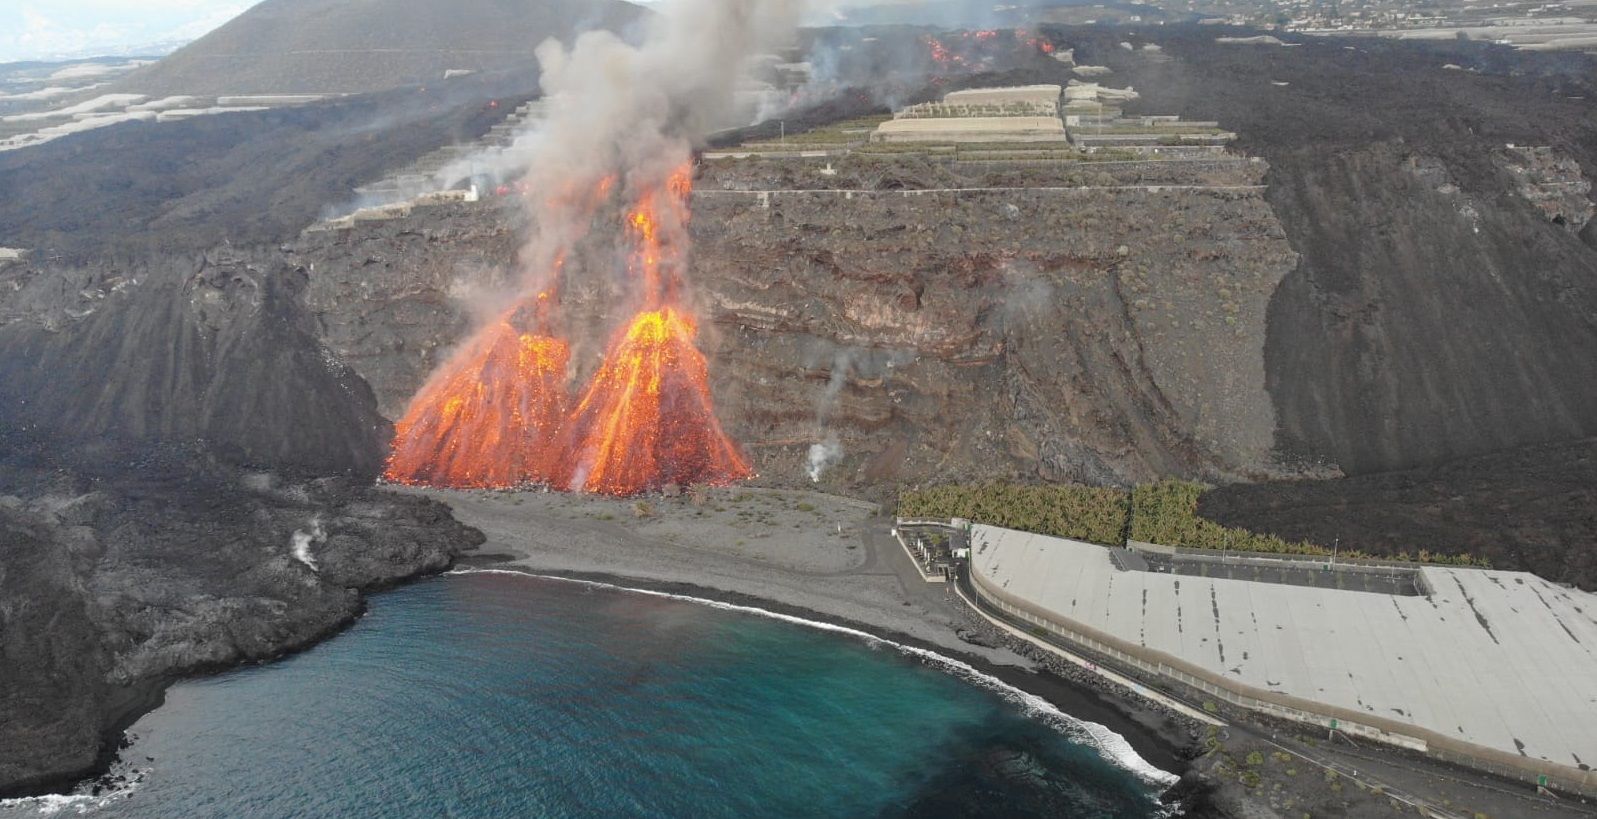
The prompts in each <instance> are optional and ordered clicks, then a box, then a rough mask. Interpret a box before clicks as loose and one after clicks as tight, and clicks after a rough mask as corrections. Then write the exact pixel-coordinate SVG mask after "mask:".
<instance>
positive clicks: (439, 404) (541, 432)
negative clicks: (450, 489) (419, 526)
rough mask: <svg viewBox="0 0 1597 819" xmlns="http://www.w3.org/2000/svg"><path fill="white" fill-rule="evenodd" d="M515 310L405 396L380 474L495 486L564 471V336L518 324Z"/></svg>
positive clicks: (535, 480) (541, 478)
mask: <svg viewBox="0 0 1597 819" xmlns="http://www.w3.org/2000/svg"><path fill="white" fill-rule="evenodd" d="M541 298H543V299H547V294H545V296H543V297H541ZM516 313H517V311H511V312H510V313H506V314H505V315H503V316H500V317H499V318H498V319H497V320H495V321H494V322H492V323H491V324H489V325H488V326H486V327H484V328H483V329H482V330H480V331H478V333H477V334H476V335H475V336H474V337H473V338H472V339H471V340H470V341H468V342H467V343H466V346H465V347H463V348H462V349H461V350H460V352H458V353H456V354H455V356H454V357H453V358H452V359H451V360H450V361H449V363H447V364H446V365H445V366H444V367H442V368H440V369H439V370H438V372H436V373H434V375H433V377H432V378H431V379H429V380H428V382H427V383H426V384H425V385H424V386H423V387H422V388H421V391H420V392H418V393H417V394H416V397H415V398H414V399H412V400H411V402H410V407H409V408H408V409H406V411H405V416H404V417H403V418H401V419H400V420H399V422H398V423H397V424H395V425H394V444H393V452H392V454H391V455H390V456H389V459H388V467H387V470H386V471H385V473H384V477H386V478H388V479H389V480H391V481H395V482H397V483H408V484H425V485H429V486H455V487H477V488H501V487H511V486H518V485H521V484H528V483H552V482H553V481H554V480H555V478H556V476H557V474H561V473H563V471H564V469H565V465H564V463H563V462H562V460H561V459H560V458H559V453H558V449H557V446H558V443H559V440H560V431H561V427H562V424H563V423H564V421H565V415H566V362H567V360H568V359H569V358H570V356H571V353H570V350H569V349H568V348H567V345H566V342H565V341H563V340H561V339H558V338H553V337H550V336H547V335H541V334H538V333H535V332H524V331H520V330H517V329H516V326H515V322H516V321H517V316H516Z"/></svg>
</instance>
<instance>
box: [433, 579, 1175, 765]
mask: <svg viewBox="0 0 1597 819" xmlns="http://www.w3.org/2000/svg"><path fill="white" fill-rule="evenodd" d="M485 558H486V559H477V558H470V557H468V558H466V559H464V560H462V561H460V564H461V565H459V566H457V567H456V568H454V569H452V570H450V571H448V572H445V575H469V574H473V573H486V572H507V573H512V574H519V575H524V576H526V577H532V578H537V579H541V580H554V581H557V582H559V581H571V582H579V583H593V584H598V585H601V586H605V587H608V588H612V589H615V590H617V591H624V592H632V593H643V594H664V595H669V596H671V597H673V598H676V599H681V600H684V601H685V602H691V603H694V604H697V605H704V604H709V603H718V604H722V605H725V606H730V607H733V609H732V610H735V611H743V612H745V613H748V614H751V615H754V616H774V617H775V619H780V620H784V621H789V622H792V621H800V622H799V623H797V624H798V625H803V626H804V627H807V628H827V627H831V628H832V629H838V630H841V632H842V633H844V634H846V635H847V636H851V637H864V638H868V639H875V640H880V641H883V642H886V643H889V644H892V645H897V646H902V647H905V648H909V649H913V650H916V651H920V652H927V653H929V654H932V655H936V656H938V657H941V658H944V659H947V660H954V661H956V662H960V663H964V664H966V665H969V666H970V667H971V668H973V669H974V670H975V671H977V672H979V673H981V674H985V675H987V676H990V677H992V678H993V679H996V680H998V681H999V682H1002V683H1004V684H1006V685H1008V686H1011V687H1013V688H1015V689H1016V690H1018V691H1020V692H1022V693H1025V694H1030V695H1032V696H1035V697H1039V698H1041V699H1042V700H1044V701H1045V702H1047V703H1048V704H1049V705H1051V706H1053V707H1054V708H1056V709H1058V710H1059V711H1060V712H1061V713H1063V714H1065V715H1066V716H1068V717H1070V718H1072V719H1075V720H1079V721H1081V722H1085V723H1094V724H1096V725H1099V726H1101V727H1103V728H1105V729H1106V730H1109V731H1112V732H1113V733H1114V734H1116V735H1117V736H1119V737H1121V738H1122V739H1124V740H1125V741H1126V742H1127V744H1128V745H1129V746H1130V747H1131V749H1132V750H1133V751H1135V752H1136V754H1137V755H1138V756H1139V757H1140V758H1141V759H1142V761H1144V762H1146V763H1147V764H1148V765H1150V766H1152V767H1155V768H1157V769H1159V770H1160V771H1163V772H1164V773H1167V774H1169V775H1171V776H1172V777H1173V779H1172V781H1171V782H1170V783H1167V784H1166V786H1165V787H1166V788H1167V789H1168V788H1173V787H1175V785H1176V784H1177V781H1178V780H1180V779H1181V777H1183V776H1184V775H1185V773H1186V772H1187V770H1188V769H1189V768H1190V765H1189V763H1188V758H1187V757H1186V756H1184V755H1183V754H1184V752H1186V751H1187V750H1188V749H1189V748H1190V744H1191V743H1190V741H1189V740H1187V739H1186V738H1185V735H1184V732H1183V733H1181V737H1182V739H1178V738H1177V731H1176V729H1175V726H1166V729H1165V730H1160V729H1159V728H1156V727H1154V726H1152V725H1150V724H1148V723H1145V722H1138V721H1136V720H1135V719H1133V718H1132V717H1131V715H1129V714H1128V713H1127V712H1128V711H1141V712H1145V714H1147V715H1150V716H1154V717H1159V718H1163V717H1165V716H1166V715H1165V714H1162V713H1158V712H1155V711H1154V710H1153V709H1151V708H1147V707H1145V706H1143V705H1141V704H1140V703H1138V702H1134V701H1130V700H1129V699H1128V698H1123V697H1120V696H1119V695H1117V694H1114V693H1113V692H1109V691H1105V690H1101V689H1097V688H1093V687H1091V686H1089V685H1086V684H1084V683H1081V682H1079V681H1076V680H1072V679H1069V678H1066V677H1061V676H1059V675H1056V674H1054V673H1053V672H1051V671H1048V670H1046V669H1024V668H1020V667H1018V666H1015V665H1007V664H1000V663H994V662H992V661H991V660H989V659H987V658H985V657H982V656H980V655H978V654H974V653H969V652H962V651H959V650H956V649H951V648H949V647H947V646H944V645H938V644H932V643H927V642H925V641H923V640H920V639H918V638H916V637H913V636H911V635H908V634H904V633H901V632H896V631H893V630H891V629H884V628H881V627H879V626H876V625H874V624H870V623H863V622H858V621H850V620H847V619H843V618H838V617H834V616H831V615H827V614H824V613H821V612H817V611H814V610H812V609H806V608H803V607H800V606H791V605H786V604H783V603H780V602H777V601H772V600H767V599H764V598H761V597H756V596H754V595H747V594H739V593H737V592H729V591H724V590H721V589H714V588H708V587H705V586H699V585H695V584H692V583H679V582H669V581H658V580H654V579H651V578H646V577H631V576H623V575H613V574H604V573H596V572H542V571H536V570H533V569H528V568H525V567H520V566H517V565H515V564H514V563H511V562H505V561H502V560H499V559H495V558H494V557H492V556H485ZM828 630H830V629H828ZM1111 762H1114V764H1117V765H1118V764H1120V763H1119V762H1118V761H1115V760H1111ZM1128 770H1130V768H1128Z"/></svg>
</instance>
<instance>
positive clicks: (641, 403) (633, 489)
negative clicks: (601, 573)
mask: <svg viewBox="0 0 1597 819" xmlns="http://www.w3.org/2000/svg"><path fill="white" fill-rule="evenodd" d="M697 335H698V327H697V326H695V325H694V323H693V320H692V319H691V318H689V317H688V316H687V315H686V314H684V313H682V312H680V311H678V310H676V309H675V308H672V307H665V308H661V309H658V310H648V311H645V312H642V313H639V314H638V315H637V316H635V317H634V318H633V319H632V323H631V324H630V325H628V326H627V327H626V328H625V330H624V331H623V332H621V333H619V334H618V335H617V337H616V339H615V340H614V341H613V342H612V343H611V345H610V349H609V350H608V351H607V352H606V354H605V360H604V364H603V366H601V367H600V368H599V371H598V372H596V373H594V376H593V381H592V382H591V383H590V384H589V385H588V389H587V392H586V393H585V394H584V395H583V396H582V400H581V401H580V402H579V403H578V404H577V408H576V410H575V412H573V414H572V420H571V424H570V428H571V430H572V432H573V435H574V445H573V447H572V450H571V451H572V454H573V455H574V457H575V459H576V460H575V465H576V469H575V470H574V471H573V473H572V475H571V477H570V479H569V481H568V484H567V485H568V486H569V488H571V489H573V490H581V491H585V492H602V493H605V494H609V495H634V494H637V493H639V492H646V491H649V490H651V489H658V488H659V487H662V486H664V485H666V484H671V483H674V484H678V485H687V484H692V483H714V484H722V483H729V482H731V481H735V480H739V479H741V478H747V477H749V476H750V475H751V474H752V470H750V469H749V465H748V462H746V461H745V460H743V456H742V455H741V454H740V453H739V452H738V450H737V447H736V446H735V445H734V444H733V443H732V441H731V440H730V439H729V438H727V437H726V434H725V433H723V432H722V431H721V424H720V422H719V421H717V420H716V417H715V406H714V403H713V402H712V401H711V399H710V376H709V368H708V366H707V365H706V363H705V360H704V355H703V354H702V353H700V352H699V350H698V348H697V347H695V346H694V338H695V337H696V336H697Z"/></svg>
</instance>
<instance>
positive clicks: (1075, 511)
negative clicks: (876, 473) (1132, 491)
mask: <svg viewBox="0 0 1597 819" xmlns="http://www.w3.org/2000/svg"><path fill="white" fill-rule="evenodd" d="M1130 511H1131V497H1130V495H1128V494H1127V493H1126V492H1124V491H1122V490H1119V489H1106V488H1101V487H1092V486H1077V485H1074V484H1057V485H1051V486H1025V485H1020V484H1010V483H991V484H984V485H979V486H970V485H960V484H950V485H945V486H933V487H928V488H926V489H914V490H906V491H904V492H902V493H900V495H899V498H898V514H899V516H900V517H905V518H964V519H966V520H970V521H975V522H977V523H986V524H989V525H992V526H1002V527H1004V528H1006V529H1018V530H1021V531H1025V532H1036V533H1038V534H1043V535H1053V536H1055V537H1063V538H1070V539H1072V540H1084V541H1087V542H1088V543H1101V544H1121V543H1124V542H1125V532H1126V518H1127V515H1128V514H1129V513H1130Z"/></svg>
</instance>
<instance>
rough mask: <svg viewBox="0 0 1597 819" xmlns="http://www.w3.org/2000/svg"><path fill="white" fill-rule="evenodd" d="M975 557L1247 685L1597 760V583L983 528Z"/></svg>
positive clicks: (1008, 578) (1103, 623)
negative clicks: (1269, 567)
mask: <svg viewBox="0 0 1597 819" xmlns="http://www.w3.org/2000/svg"><path fill="white" fill-rule="evenodd" d="M971 557H972V570H973V571H975V572H977V573H979V574H980V575H981V576H982V577H983V578H984V579H987V580H989V581H991V582H992V583H994V584H996V585H997V586H999V587H1000V588H1003V589H1004V590H1005V591H1007V592H1009V593H1011V594H1014V595H1018V596H1020V597H1022V598H1024V599H1026V600H1028V601H1031V602H1032V603H1033V604H1035V605H1036V606H1038V607H1039V608H1042V609H1046V610H1047V611H1048V612H1050V613H1052V614H1053V615H1054V616H1057V617H1059V618H1060V619H1061V620H1065V621H1074V622H1076V623H1080V624H1083V625H1086V626H1090V627H1092V628H1096V629H1100V630H1102V631H1106V632H1108V633H1111V634H1114V635H1116V636H1118V637H1119V638H1121V639H1123V640H1126V641H1128V642H1131V643H1135V644H1139V645H1143V646H1146V647H1148V648H1151V649H1154V650H1158V651H1163V652H1166V653H1168V654H1171V655H1174V656H1176V657H1180V658H1181V659H1184V660H1186V661H1188V662H1191V663H1194V664H1196V665H1200V666H1202V667H1204V668H1207V669H1209V670H1210V671H1212V672H1214V673H1217V674H1223V675H1225V676H1227V677H1230V678H1233V679H1236V680H1238V681H1240V682H1242V683H1245V684H1247V685H1251V686H1254V687H1257V688H1261V689H1265V690H1269V691H1278V692H1281V693H1283V694H1290V695H1293V696H1297V697H1302V698H1304V699H1309V700H1315V701H1318V702H1323V703H1327V704H1330V705H1335V706H1340V707H1343V708H1348V709H1352V710H1356V711H1362V712H1365V713H1369V714H1371V715H1373V716H1379V717H1384V718H1387V719H1392V720H1397V721H1400V722H1407V723H1410V724H1414V725H1418V726H1421V727H1424V728H1428V729H1430V730H1432V731H1435V732H1437V733H1440V734H1444V735H1447V736H1452V737H1457V738H1459V739H1461V740H1464V741H1467V742H1472V743H1475V744H1479V745H1483V746H1487V747H1491V748H1496V749H1499V750H1503V751H1507V752H1509V753H1516V752H1517V753H1522V754H1524V755H1527V756H1531V757H1536V758H1539V759H1544V760H1548V761H1550V762H1554V763H1558V764H1562V765H1568V766H1570V767H1578V766H1579V765H1580V764H1582V763H1584V764H1587V765H1594V764H1597V595H1593V594H1590V593H1585V592H1580V591H1575V590H1572V589H1566V588H1564V587H1562V586H1557V585H1554V584H1552V583H1548V582H1546V581H1544V580H1542V579H1540V578H1538V577H1536V576H1535V575H1531V574H1528V573H1524V572H1499V571H1481V570H1468V569H1449V568H1434V567H1426V568H1424V569H1421V570H1420V571H1421V572H1422V573H1423V575H1424V578H1425V580H1426V581H1427V582H1428V584H1429V586H1430V588H1432V589H1434V590H1435V593H1434V594H1433V595H1431V596H1429V597H1403V596H1395V595H1386V594H1379V593H1373V592H1364V591H1352V590H1344V589H1327V588H1305V587H1301V586H1282V585H1275V584H1269V583H1254V582H1250V581H1247V580H1235V579H1228V578H1214V577H1191V576H1186V577H1182V576H1172V575H1169V574H1162V573H1158V572H1136V571H1119V570H1116V569H1115V567H1114V566H1113V564H1112V562H1111V560H1110V556H1109V550H1107V549H1105V548H1103V547H1099V546H1092V545H1089V544H1085V543H1077V542H1074V541H1068V540H1061V539H1058V538H1050V537H1044V536H1041V535H1031V534H1026V533H1022V532H1013V531H1009V530H1005V529H998V528H995V527H988V526H977V527H975V529H974V533H973V535H972V551H971Z"/></svg>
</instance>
